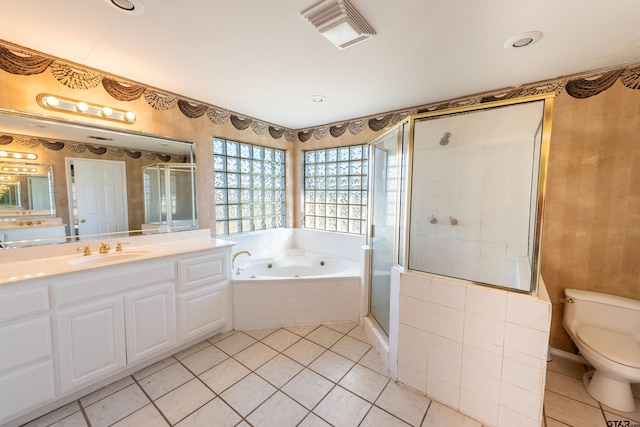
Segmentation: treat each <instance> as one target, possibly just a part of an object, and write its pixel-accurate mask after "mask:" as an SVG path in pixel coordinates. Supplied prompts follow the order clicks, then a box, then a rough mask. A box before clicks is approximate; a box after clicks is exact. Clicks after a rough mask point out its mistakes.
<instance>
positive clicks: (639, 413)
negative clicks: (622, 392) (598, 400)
mask: <svg viewBox="0 0 640 427" xmlns="http://www.w3.org/2000/svg"><path fill="white" fill-rule="evenodd" d="M634 400H635V402H636V410H635V411H633V412H622V411H618V410H617V409H613V408H610V407H608V406H607V405H602V409H603V410H604V411H605V413H607V412H608V413H610V414H611V415H612V417H615V416H618V417H619V418H624V419H625V420H631V421H634V423H640V400H638V399H634ZM607 418H608V417H607ZM611 419H613V418H611Z"/></svg>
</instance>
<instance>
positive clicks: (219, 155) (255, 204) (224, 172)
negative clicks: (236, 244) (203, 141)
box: [213, 138, 285, 236]
mask: <svg viewBox="0 0 640 427" xmlns="http://www.w3.org/2000/svg"><path fill="white" fill-rule="evenodd" d="M213 169H214V173H215V177H214V187H215V201H216V235H217V236H228V235H232V234H239V233H246V232H249V231H258V230H267V229H271V228H279V227H284V224H285V222H284V215H285V214H284V203H285V202H284V189H285V179H284V178H285V167H284V151H283V150H276V149H273V148H265V147H259V146H257V145H251V144H243V143H240V142H235V141H226V140H223V139H217V138H216V139H214V140H213Z"/></svg>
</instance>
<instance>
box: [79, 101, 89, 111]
mask: <svg viewBox="0 0 640 427" xmlns="http://www.w3.org/2000/svg"><path fill="white" fill-rule="evenodd" d="M88 109H89V105H88V104H87V103H86V102H82V101H80V102H78V103H77V104H76V111H79V112H81V113H86V112H87V110H88Z"/></svg>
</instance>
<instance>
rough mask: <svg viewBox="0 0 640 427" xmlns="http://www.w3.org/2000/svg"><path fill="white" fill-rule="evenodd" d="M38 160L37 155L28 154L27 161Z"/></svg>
mask: <svg viewBox="0 0 640 427" xmlns="http://www.w3.org/2000/svg"><path fill="white" fill-rule="evenodd" d="M37 158H38V156H36V155H35V154H33V153H29V154H27V159H29V160H35V159H37Z"/></svg>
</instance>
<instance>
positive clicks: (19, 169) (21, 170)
mask: <svg viewBox="0 0 640 427" xmlns="http://www.w3.org/2000/svg"><path fill="white" fill-rule="evenodd" d="M0 170H2V172H13V173H36V172H38V169H37V168H26V167H22V166H20V167H15V166H3V167H2V169H0Z"/></svg>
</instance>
